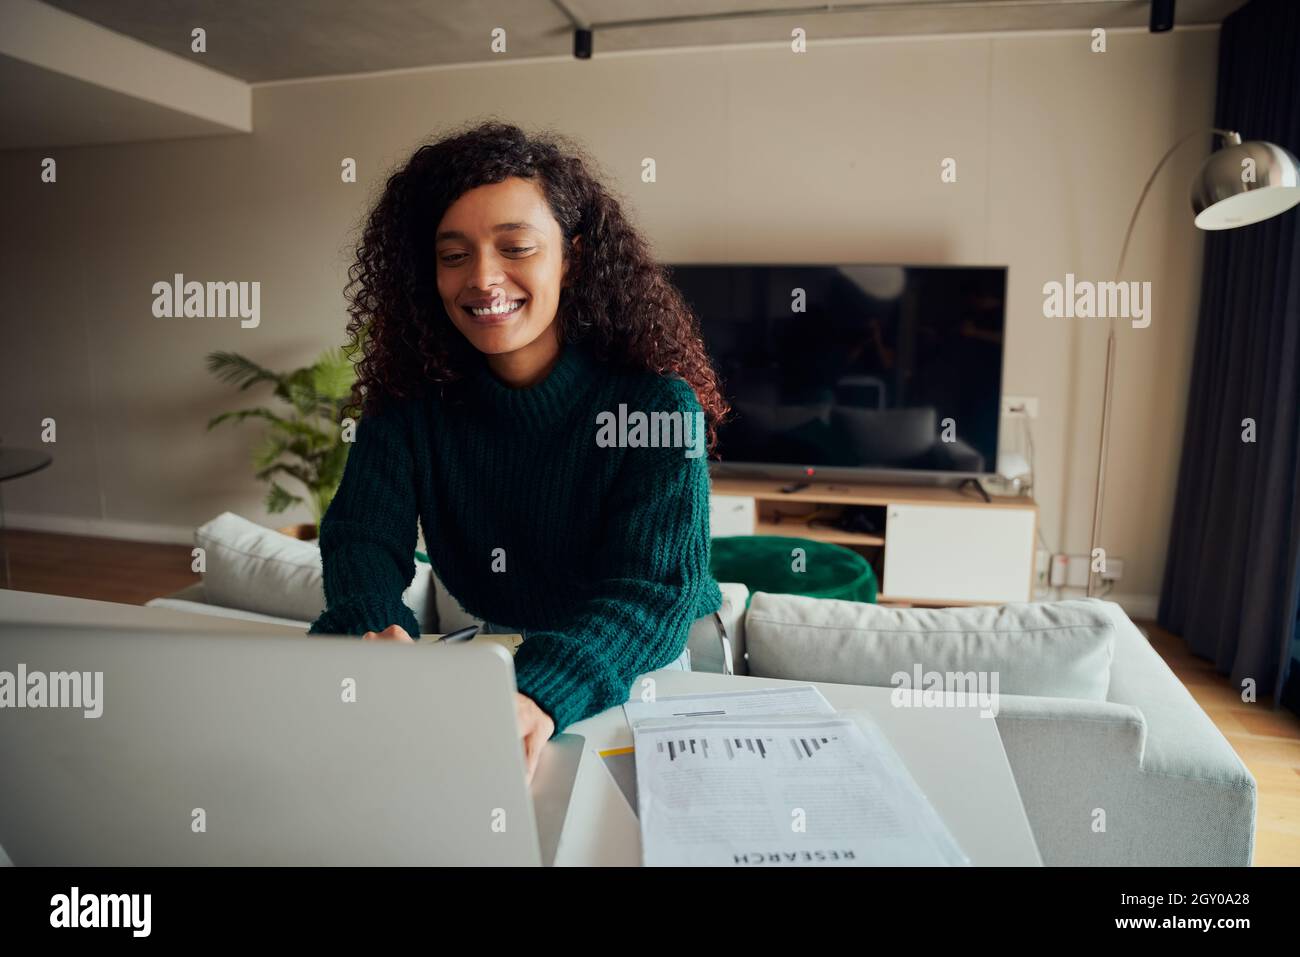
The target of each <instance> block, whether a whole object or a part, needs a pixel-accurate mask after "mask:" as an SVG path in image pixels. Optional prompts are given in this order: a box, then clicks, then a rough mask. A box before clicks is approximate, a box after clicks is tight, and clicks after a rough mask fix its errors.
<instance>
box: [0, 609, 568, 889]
mask: <svg viewBox="0 0 1300 957" xmlns="http://www.w3.org/2000/svg"><path fill="white" fill-rule="evenodd" d="M74 675H75V677H74ZM514 691H515V686H514V671H513V665H512V662H511V657H510V653H509V652H508V651H507V650H506V649H505V648H503V647H502V646H501V645H500V644H498V643H495V642H488V641H484V642H477V641H476V642H462V643H455V644H451V645H441V644H438V643H426V642H417V643H416V644H414V645H411V644H405V643H402V644H398V643H396V642H362V641H358V640H356V639H355V638H339V637H319V636H307V635H303V636H301V637H296V636H283V635H281V636H275V637H257V636H251V635H235V634H203V633H187V632H186V633H176V632H161V631H153V632H150V631H142V630H138V629H137V630H128V629H120V628H69V627H65V626H48V625H47V626H37V625H27V624H12V623H0V777H2V778H3V784H0V847H3V850H4V853H5V854H6V855H7V857H8V858H9V860H10V861H11V862H12V863H14V864H16V865H19V866H23V865H67V864H71V865H139V864H181V865H189V864H205V865H244V864H250V865H260V864H264V865H289V864H309V865H312V864H315V865H340V864H342V865H383V864H415V865H421V864H431V865H551V864H553V863H554V860H555V854H556V850H557V848H558V845H559V840H560V833H561V831H562V830H563V827H564V821H565V818H566V816H567V814H568V808H569V803H570V799H571V797H572V794H573V787H574V782H575V780H576V778H577V774H578V769H579V764H580V761H581V758H582V753H583V751H584V741H583V739H582V737H581V736H578V735H573V734H562V735H557V736H556V737H555V738H553V739H552V740H551V741H550V742H549V743H548V744H547V745H546V747H545V748H544V750H543V752H542V755H541V759H540V764H539V767H538V769H537V773H536V774H535V775H534V778H533V782H532V787H531V788H529V786H528V785H527V784H526V780H525V766H524V757H523V749H522V745H521V742H520V739H519V736H518V733H517V729H516V725H515V705H514ZM97 712H98V715H97V716H96V713H97ZM2 859H3V858H0V860H2Z"/></svg>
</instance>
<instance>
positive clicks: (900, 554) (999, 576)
mask: <svg viewBox="0 0 1300 957" xmlns="http://www.w3.org/2000/svg"><path fill="white" fill-rule="evenodd" d="M1033 566H1034V511H1033V509H1028V508H1024V509H1021V508H971V507H966V506H945V505H890V506H888V508H887V509H886V511H885V580H884V582H883V583H882V585H881V589H880V590H881V593H882V594H883V596H884V597H885V598H886V599H890V598H924V599H937V600H952V601H990V602H993V601H997V602H1002V601H1029V600H1030V585H1031V580H1032V572H1033Z"/></svg>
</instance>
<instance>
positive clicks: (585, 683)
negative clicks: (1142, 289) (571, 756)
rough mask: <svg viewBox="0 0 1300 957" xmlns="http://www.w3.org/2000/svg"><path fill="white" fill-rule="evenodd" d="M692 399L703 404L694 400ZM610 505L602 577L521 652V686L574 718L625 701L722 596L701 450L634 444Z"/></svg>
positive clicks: (534, 633) (561, 723) (563, 719)
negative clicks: (688, 452)
mask: <svg viewBox="0 0 1300 957" xmlns="http://www.w3.org/2000/svg"><path fill="white" fill-rule="evenodd" d="M691 405H693V406H694V408H696V409H698V408H699V406H698V405H697V404H695V403H694V397H693V396H692V397H691ZM626 454H627V458H626V460H625V462H624V465H623V466H622V467H621V469H622V474H621V476H620V480H619V481H617V482H616V483H615V485H614V487H613V491H612V492H611V494H610V496H609V497H608V498H607V499H606V501H605V502H604V503H603V507H604V512H605V515H604V518H605V528H606V532H605V536H604V539H603V541H602V542H601V546H600V548H599V549H598V551H597V554H596V555H594V556H593V563H592V566H591V567H592V568H594V569H596V570H597V572H598V575H599V577H598V578H597V580H596V581H594V582H593V583H592V584H591V585H590V586H589V587H588V589H587V590H588V597H587V598H586V600H585V601H583V602H582V603H581V604H580V605H579V607H578V608H577V610H576V612H575V613H574V614H572V615H571V616H570V617H569V619H568V621H566V622H565V624H564V625H563V626H562V627H560V628H556V629H553V630H531V629H530V630H529V631H528V633H527V636H526V639H525V641H524V643H523V644H522V645H521V646H520V648H519V650H518V652H516V654H515V677H516V684H517V687H518V689H519V691H520V692H522V693H523V694H525V695H527V696H528V697H530V698H532V699H533V700H534V701H535V702H537V704H538V706H539V707H541V708H542V710H544V711H545V712H546V713H547V714H549V715H550V716H551V718H552V719H553V720H554V721H555V732H554V733H555V734H559V733H560V732H562V731H564V729H565V728H567V727H568V726H569V725H570V724H573V723H574V722H577V721H581V720H583V719H584V718H587V717H590V716H591V715H594V714H598V713H600V712H601V711H604V710H606V709H607V708H611V707H615V706H618V705H622V704H624V703H625V702H626V701H627V700H628V695H629V692H630V690H631V685H632V682H633V681H634V680H635V679H636V678H637V677H638V676H639V675H642V674H644V673H646V672H647V671H653V670H655V669H656V668H662V667H663V666H665V665H667V664H669V663H671V662H672V661H673V659H674V658H676V657H678V656H679V655H680V654H681V653H682V650H683V649H684V648H685V647H686V640H687V633H688V632H689V630H690V626H691V623H692V621H693V620H694V619H695V617H697V616H698V615H701V614H707V613H708V612H710V611H714V610H716V609H717V608H718V607H719V606H720V605H721V603H722V594H721V591H720V590H719V589H718V584H717V582H716V581H715V580H714V579H713V576H712V573H711V572H710V570H709V559H710V541H709V473H708V463H707V461H706V459H705V457H704V456H703V455H701V456H698V457H696V458H687V457H686V456H685V454H684V450H683V449H681V448H631V449H628V450H627V453H626Z"/></svg>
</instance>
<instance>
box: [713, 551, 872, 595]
mask: <svg viewBox="0 0 1300 957" xmlns="http://www.w3.org/2000/svg"><path fill="white" fill-rule="evenodd" d="M797 548H801V549H803V556H800V555H799V554H798V553H797V552H795V549H797ZM710 569H711V571H712V572H713V577H714V579H715V580H717V581H719V582H741V583H742V584H744V585H745V586H746V587H747V588H748V589H749V594H750V597H751V598H752V597H753V595H754V592H756V591H766V592H776V593H780V594H786V595H807V596H809V597H810V598H839V599H843V600H844V601H862V602H869V603H874V602H875V600H876V573H875V572H874V571H872V569H871V563H870V562H868V561H867V560H866V559H865V558H863V557H862V556H861V555H859V554H858V553H857V552H855V551H853V550H852V549H848V548H844V547H843V546H841V545H832V544H831V543H829V542H816V541H813V540H812V539H808V538H795V537H793V536H788V535H733V536H730V537H726V538H715V539H713V541H712V560H711V565H710ZM745 605H746V607H748V605H749V602H748V600H746V602H745Z"/></svg>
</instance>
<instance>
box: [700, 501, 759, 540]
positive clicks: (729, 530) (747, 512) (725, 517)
mask: <svg viewBox="0 0 1300 957" xmlns="http://www.w3.org/2000/svg"><path fill="white" fill-rule="evenodd" d="M755 513H756V510H755V508H754V500H753V499H752V498H749V497H748V496H744V495H710V496H709V534H710V535H711V536H712V537H713V538H724V537H726V536H728V535H753V534H754V518H755Z"/></svg>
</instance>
